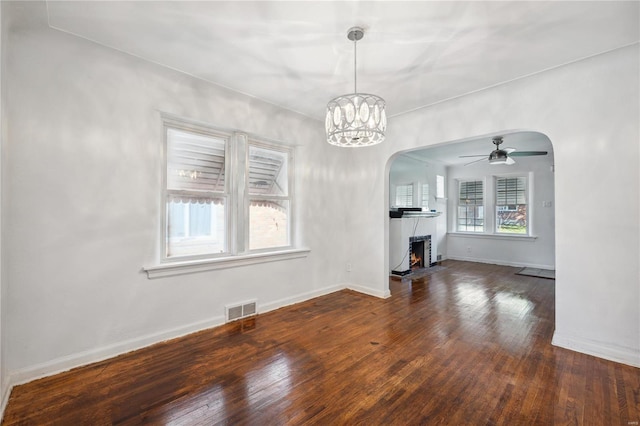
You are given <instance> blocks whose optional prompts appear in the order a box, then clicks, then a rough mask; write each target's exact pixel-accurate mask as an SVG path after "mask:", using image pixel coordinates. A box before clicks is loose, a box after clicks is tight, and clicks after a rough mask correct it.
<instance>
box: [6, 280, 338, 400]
mask: <svg viewBox="0 0 640 426" xmlns="http://www.w3.org/2000/svg"><path fill="white" fill-rule="evenodd" d="M344 288H345V286H343V285H337V286H331V287H325V288H322V289H318V290H314V291H310V292H305V293H301V294H299V295H296V296H293V297H288V298H285V299H280V300H277V301H275V302H271V303H268V304H265V305H262V306H258V312H259V313H262V312H268V311H271V310H274V309H278V308H281V307H284V306H287V305H292V304H294V303H298V302H303V301H305V300H309V299H312V298H314V297H318V296H322V295H325V294H329V293H333V292H335V291H339V290H343V289H344ZM224 323H225V318H224V316H223V315H221V316H216V317H212V318H208V319H205V320H203V321H198V322H195V323H192V324H188V325H185V326H181V327H175V328H172V329H169V330H165V331H161V332H158V333H151V334H148V335H145V336H141V337H137V338H133V339H128V340H125V341H122V342H118V343H115V344H112V345H107V346H103V347H100V348H95V349H90V350H87V351H83V352H80V353H75V354H71V355H68V356H64V357H60V358H56V359H53V360H51V361H47V362H44V363H41V364H36V365H33V366H30V367H27V368H24V369H20V370H16V371H12V372H10V373H9V374H8V380H7V383H6V386H4V387H3V390H4V389H8V390H10V389H12V388H13V387H14V386H17V385H21V384H24V383H27V382H30V381H33V380H37V379H41V378H43V377H47V376H52V375H54V374H58V373H62V372H64V371H68V370H71V369H72V368H76V367H81V366H83V365H88V364H92V363H94V362H99V361H103V360H105V359H109V358H113V357H115V356H118V355H122V354H125V353H127V352H131V351H134V350H137V349H142V348H144V347H147V346H151V345H153V344H156V343H160V342H164V341H166V340H170V339H175V338H177V337H182V336H185V335H187V334H191V333H195V332H197V331H201V330H206V329H208V328H212V327H216V326H219V325H222V324H224ZM9 393H10V392H8V391H7V393H6V394H4V395H3V398H5V399H7V400H8V394H9ZM2 412H4V411H2Z"/></svg>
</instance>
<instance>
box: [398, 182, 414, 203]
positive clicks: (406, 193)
mask: <svg viewBox="0 0 640 426" xmlns="http://www.w3.org/2000/svg"><path fill="white" fill-rule="evenodd" d="M396 207H413V184H406V185H398V186H396Z"/></svg>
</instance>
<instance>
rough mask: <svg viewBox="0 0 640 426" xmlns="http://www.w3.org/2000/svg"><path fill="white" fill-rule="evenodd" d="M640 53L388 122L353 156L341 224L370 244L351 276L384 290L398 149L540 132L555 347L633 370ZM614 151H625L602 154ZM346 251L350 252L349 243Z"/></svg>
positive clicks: (638, 314)
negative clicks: (552, 243)
mask: <svg viewBox="0 0 640 426" xmlns="http://www.w3.org/2000/svg"><path fill="white" fill-rule="evenodd" d="M638 54H639V52H638V45H637V44H636V45H633V46H630V47H626V48H623V49H619V50H616V51H612V52H609V53H605V54H602V55H598V56H596V57H592V58H588V59H585V60H582V61H579V62H575V63H572V64H568V65H565V66H562V67H559V68H556V69H553V70H549V71H546V72H543V73H540V74H537V75H533V76H530V77H527V78H524V79H521V80H517V81H513V82H510V83H506V84H503V85H500V86H497V87H493V88H491V89H487V90H483V91H480V92H476V93H473V94H470V95H467V96H463V97H460V98H456V99H453V100H450V101H446V102H442V103H439V104H436V105H433V106H431V107H427V108H423V109H421V110H417V111H415V112H412V113H408V114H405V115H401V116H398V117H393V118H391V119H390V120H389V130H388V133H387V140H386V141H385V142H384V143H383V144H381V145H377V146H374V147H371V148H368V149H366V150H360V151H357V152H355V151H354V152H352V153H351V154H350V157H351V158H350V162H351V168H352V169H353V170H355V172H354V173H353V185H354V187H355V188H361V189H362V190H361V191H354V193H353V200H352V204H353V205H355V206H357V207H358V208H354V209H352V210H351V211H352V214H351V219H350V220H349V225H350V226H349V231H350V233H351V236H352V239H353V240H354V241H357V240H360V241H362V240H364V241H367V242H368V247H370V248H371V252H370V255H369V256H368V257H366V258H359V259H358V261H357V262H354V264H353V265H354V270H353V272H352V273H351V275H352V276H354V277H357V278H358V279H359V280H360V282H361V283H362V285H363V286H365V285H366V286H369V287H371V288H372V289H375V290H376V291H385V289H388V280H387V277H386V265H388V260H389V254H388V244H389V242H388V227H389V219H388V217H387V215H386V214H385V213H386V211H387V209H388V199H389V194H388V191H389V189H388V188H389V180H388V179H389V178H388V173H389V159H390V158H391V157H392V155H393V154H394V153H397V152H400V151H404V150H408V149H412V148H417V147H425V146H430V145H435V144H438V143H444V142H447V141H457V140H463V139H466V138H471V137H480V136H484V135H494V134H498V132H505V131H510V130H533V131H538V132H540V133H543V134H545V135H547V136H548V137H549V139H550V140H551V142H552V143H553V147H554V155H555V170H556V172H555V206H556V207H555V214H556V217H555V219H556V259H555V265H556V277H557V279H556V331H555V336H554V342H555V343H556V344H558V345H561V346H564V347H568V348H574V349H576V350H580V351H583V352H587V353H591V354H595V355H598V356H602V357H605V358H609V359H614V360H618V361H623V362H626V363H629V364H633V365H638V366H640V310H639V309H638V306H640V291H639V287H640V285H639V282H640V271H639V267H638V264H639V262H638V259H639V258H640V252H639V246H640V238H639V237H640V235H639V234H640V231H639V227H638V220H637V218H638V217H639V216H640V211H639V206H638V199H639V194H640V186H639V184H640V179H639V173H638V170H639V169H640V152H639V145H640V144H639V143H638V141H639V137H640V131H639V121H638V117H639V113H640V111H639V103H640V102H639V100H640V99H639V98H640V96H639V88H638V75H639V73H640V69H639V68H640V67H639V65H638V56H639V55H638ZM380 95H382V96H384V94H383V93H381V94H380ZM612 147H615V149H616V152H620V153H623V154H621V155H618V156H616V159H615V161H605V160H604V159H606V158H610V156H611V148H612ZM585 188H589V193H588V196H585ZM607 206H612V207H613V209H607V208H606V207H607ZM576 210H578V211H580V212H581V214H580V215H579V217H576V215H575V214H574V212H575V211H576ZM611 210H614V212H613V213H615V214H611V213H612V211H611ZM619 217H622V218H626V219H618V218H619ZM360 244H362V243H361V242H360ZM349 253H351V254H349ZM349 253H347V257H348V258H356V254H357V253H358V250H357V247H356V246H355V245H352V246H350V247H349Z"/></svg>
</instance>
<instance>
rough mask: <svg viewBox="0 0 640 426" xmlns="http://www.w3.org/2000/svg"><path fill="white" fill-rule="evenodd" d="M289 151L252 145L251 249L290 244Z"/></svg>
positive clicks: (250, 181)
mask: <svg viewBox="0 0 640 426" xmlns="http://www.w3.org/2000/svg"><path fill="white" fill-rule="evenodd" d="M288 165H289V155H288V152H283V151H277V150H274V149H268V148H264V147H259V146H253V145H250V146H249V206H250V207H249V249H250V250H258V249H265V248H273V247H283V246H288V245H289V206H290V204H291V200H290V198H289V182H288V175H289V174H288Z"/></svg>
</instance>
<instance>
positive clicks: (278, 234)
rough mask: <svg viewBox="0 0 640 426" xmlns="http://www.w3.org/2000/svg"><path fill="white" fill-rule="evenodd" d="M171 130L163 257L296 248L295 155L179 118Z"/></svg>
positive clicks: (172, 122) (168, 123)
mask: <svg viewBox="0 0 640 426" xmlns="http://www.w3.org/2000/svg"><path fill="white" fill-rule="evenodd" d="M165 129H166V179H165V193H164V200H165V226H164V256H163V259H165V260H169V259H177V260H184V259H199V258H209V257H220V256H231V255H238V254H245V253H249V252H250V251H266V250H269V249H280V248H284V247H288V246H290V245H291V235H290V229H291V223H290V222H291V220H290V218H291V205H292V195H291V184H290V169H291V166H292V153H291V151H290V150H289V149H287V148H284V147H277V146H273V145H269V144H265V143H262V142H260V141H254V140H251V141H248V139H247V136H246V135H243V134H239V133H235V134H234V133H224V132H217V131H215V130H212V129H209V128H205V127H202V126H196V125H190V124H187V123H180V122H177V121H176V120H170V121H165ZM230 147H232V148H233V149H231V148H230ZM231 177H233V178H231Z"/></svg>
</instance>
